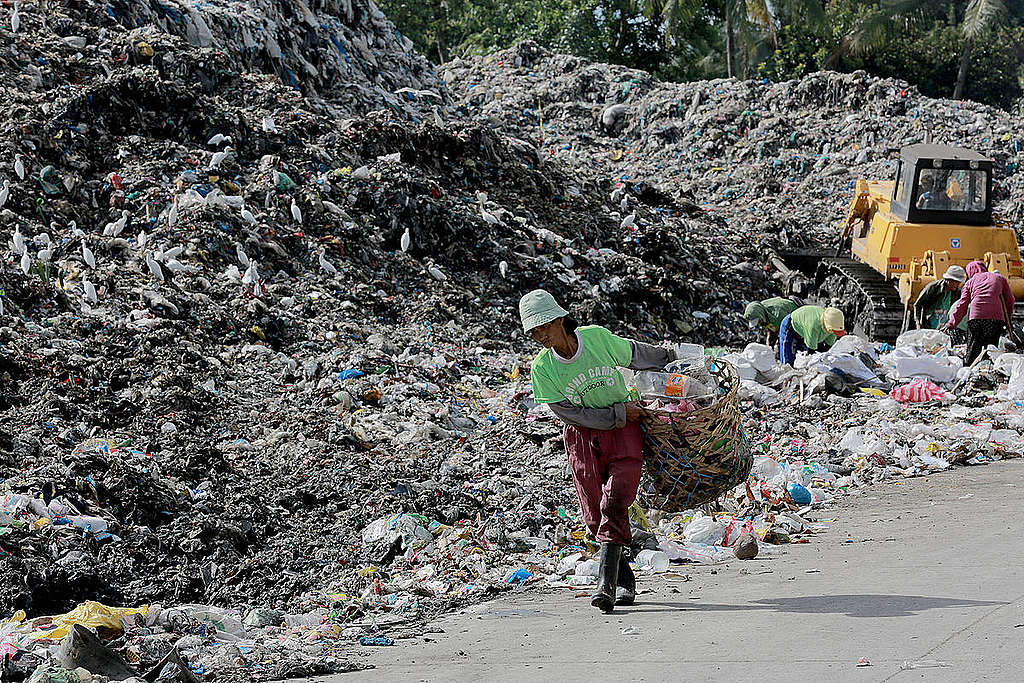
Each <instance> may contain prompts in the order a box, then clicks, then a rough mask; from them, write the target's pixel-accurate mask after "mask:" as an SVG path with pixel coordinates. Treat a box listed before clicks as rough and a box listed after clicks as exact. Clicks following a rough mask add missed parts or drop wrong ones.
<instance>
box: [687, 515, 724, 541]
mask: <svg viewBox="0 0 1024 683" xmlns="http://www.w3.org/2000/svg"><path fill="white" fill-rule="evenodd" d="M683 535H684V536H685V537H686V541H687V542H688V543H703V544H704V545H719V544H720V543H721V542H722V538H723V537H724V536H725V525H724V524H721V523H719V522H716V521H715V519H714V518H713V517H707V516H703V517H694V518H693V521H691V522H690V523H689V524H687V525H686V528H685V529H684V530H683Z"/></svg>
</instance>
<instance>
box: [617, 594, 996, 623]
mask: <svg viewBox="0 0 1024 683" xmlns="http://www.w3.org/2000/svg"><path fill="white" fill-rule="evenodd" d="M1008 604H1009V603H1008V602H1000V601H990V600H966V599H963V598H935V597H927V596H923V595H874V594H866V595H808V596H804V597H799V598H771V599H766V600H752V601H750V603H748V604H745V605H722V604H714V603H702V602H646V601H645V602H643V603H642V604H637V605H636V607H633V608H630V609H623V610H622V612H623V613H627V612H672V611H687V612H750V611H762V610H768V611H773V612H788V613H790V614H845V615H846V616H848V617H863V618H869V619H873V618H877V617H910V616H914V615H916V614H920V613H921V612H927V611H928V610H933V609H950V608H956V607H990V606H994V605H1008ZM648 606H650V607H655V606H658V607H661V608H663V609H657V608H656V607H655V608H654V609H649V608H648ZM616 611H619V610H616Z"/></svg>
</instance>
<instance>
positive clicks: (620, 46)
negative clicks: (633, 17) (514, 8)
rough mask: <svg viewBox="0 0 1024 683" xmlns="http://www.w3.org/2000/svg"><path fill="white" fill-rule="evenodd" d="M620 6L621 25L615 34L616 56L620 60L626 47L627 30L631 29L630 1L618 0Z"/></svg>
mask: <svg viewBox="0 0 1024 683" xmlns="http://www.w3.org/2000/svg"><path fill="white" fill-rule="evenodd" d="M617 4H618V6H619V26H618V28H617V29H616V32H615V33H616V36H615V48H614V49H615V56H616V57H618V58H619V59H620V60H621V58H622V51H623V50H624V49H625V47H626V32H627V31H628V30H629V22H628V19H629V17H628V16H627V11H628V9H629V3H628V2H618V3H617Z"/></svg>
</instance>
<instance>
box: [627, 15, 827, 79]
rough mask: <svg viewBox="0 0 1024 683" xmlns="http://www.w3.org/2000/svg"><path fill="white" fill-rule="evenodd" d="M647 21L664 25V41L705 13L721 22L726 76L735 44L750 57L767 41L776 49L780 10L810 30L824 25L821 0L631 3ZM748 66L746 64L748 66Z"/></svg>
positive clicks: (733, 69)
mask: <svg viewBox="0 0 1024 683" xmlns="http://www.w3.org/2000/svg"><path fill="white" fill-rule="evenodd" d="M631 2H633V6H634V7H635V8H637V9H639V10H640V11H642V12H643V13H644V14H645V15H647V16H648V17H661V18H662V20H663V21H664V22H665V37H666V40H669V39H677V38H679V37H680V35H679V33H680V31H681V30H684V29H685V28H686V27H687V26H688V25H689V24H690V22H691V20H692V19H693V18H694V17H695V16H696V15H697V14H699V13H701V12H706V13H707V14H708V15H710V16H711V17H713V18H714V19H715V20H717V21H720V22H721V25H722V27H723V33H724V38H725V63H726V72H727V74H728V75H729V76H730V77H732V76H733V75H734V74H735V72H736V41H737V38H738V39H740V40H741V41H742V42H743V45H744V50H745V52H746V53H747V54H748V55H749V53H750V52H752V51H754V50H756V48H757V46H758V44H760V43H762V42H763V41H764V39H765V38H766V37H767V38H768V39H770V40H771V43H772V45H773V46H776V45H777V39H776V28H777V26H778V17H779V15H780V13H781V10H786V11H789V12H791V13H799V14H800V15H801V16H804V17H806V19H807V21H808V23H809V24H811V25H812V26H824V25H826V23H827V19H826V16H825V10H824V7H823V3H822V1H821V0H631ZM747 61H748V62H749V59H748V60H747ZM748 66H749V64H748Z"/></svg>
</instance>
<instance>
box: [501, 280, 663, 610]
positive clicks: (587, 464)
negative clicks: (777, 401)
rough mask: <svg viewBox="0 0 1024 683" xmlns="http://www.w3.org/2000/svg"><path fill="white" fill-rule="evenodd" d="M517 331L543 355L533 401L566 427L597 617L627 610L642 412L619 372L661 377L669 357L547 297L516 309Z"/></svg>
mask: <svg viewBox="0 0 1024 683" xmlns="http://www.w3.org/2000/svg"><path fill="white" fill-rule="evenodd" d="M519 317H520V319H521V320H522V323H523V331H524V332H526V333H527V334H529V335H530V336H532V337H533V339H534V341H536V342H537V343H538V344H540V345H541V346H543V347H544V350H543V351H541V352H540V353H539V354H537V357H536V358H534V360H533V364H532V365H531V367H530V378H531V380H532V382H533V397H534V400H535V401H537V402H538V403H547V404H548V405H549V406H550V407H551V410H552V412H553V413H554V414H555V415H556V416H557V417H558V418H559V419H560V420H561V421H562V422H563V423H564V424H565V429H564V431H563V437H564V439H565V451H566V453H567V454H568V456H569V468H570V470H571V471H572V478H573V482H575V484H576V496H577V498H578V499H579V503H580V510H581V511H582V513H583V521H584V523H586V525H587V528H588V529H590V532H591V533H592V534H593V535H594V538H595V539H596V540H597V542H598V543H600V545H601V550H600V553H599V558H600V567H599V569H598V575H597V592H596V593H594V596H593V599H592V600H591V604H592V605H594V606H595V607H597V608H599V609H600V610H601V611H603V612H611V611H612V609H613V608H614V606H615V605H632V604H633V601H634V599H635V597H636V577H635V576H634V575H633V570H632V569H630V566H629V555H628V548H629V547H630V545H631V544H632V541H633V533H632V531H631V529H630V526H629V512H628V510H629V506H630V505H632V504H633V501H634V500H636V493H637V487H638V486H639V484H640V470H641V467H642V466H643V435H642V434H641V432H640V424H639V422H638V420H639V419H640V415H641V411H640V409H639V407H638V406H637V404H636V403H635V402H632V401H630V400H629V393H628V390H627V389H626V382H625V380H624V379H623V377H622V373H621V372H619V368H631V369H633V370H651V369H658V370H660V369H662V368H664V367H665V366H666V365H667V364H668V363H670V362H672V361H673V360H675V352H674V351H672V350H671V349H666V348H660V347H657V346H651V345H650V344H643V343H640V342H635V341H630V340H628V339H623V338H622V337H618V336H616V335H614V334H612V333H611V332H609V331H608V330H607V329H605V328H603V327H600V326H598V325H588V326H584V327H579V326H578V324H577V323H576V321H575V320H573V319H572V318H570V317H569V313H568V312H567V311H566V310H565V309H564V308H562V307H561V306H559V305H558V303H557V302H556V301H555V299H554V297H553V296H551V294H549V293H548V292H546V291H544V290H542V289H537V290H534V291H532V292H530V293H529V294H527V295H526V296H524V297H523V298H522V299H521V300H520V301H519Z"/></svg>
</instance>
